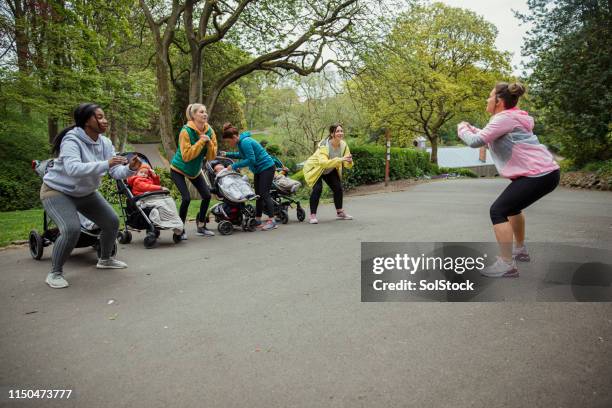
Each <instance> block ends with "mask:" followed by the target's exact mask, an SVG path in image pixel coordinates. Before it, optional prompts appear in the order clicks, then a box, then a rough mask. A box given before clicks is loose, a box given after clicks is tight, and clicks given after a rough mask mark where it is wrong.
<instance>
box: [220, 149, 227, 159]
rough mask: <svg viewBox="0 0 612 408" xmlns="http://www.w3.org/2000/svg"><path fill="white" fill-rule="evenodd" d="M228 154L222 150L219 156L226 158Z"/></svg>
mask: <svg viewBox="0 0 612 408" xmlns="http://www.w3.org/2000/svg"><path fill="white" fill-rule="evenodd" d="M226 154H227V152H225V151H224V150H220V151H219V156H221V157H225V155H226Z"/></svg>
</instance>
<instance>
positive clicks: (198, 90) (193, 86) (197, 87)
mask: <svg viewBox="0 0 612 408" xmlns="http://www.w3.org/2000/svg"><path fill="white" fill-rule="evenodd" d="M189 103H202V50H201V49H200V47H195V49H192V50H191V70H190V71H189ZM206 108H207V109H208V106H207V107H206Z"/></svg>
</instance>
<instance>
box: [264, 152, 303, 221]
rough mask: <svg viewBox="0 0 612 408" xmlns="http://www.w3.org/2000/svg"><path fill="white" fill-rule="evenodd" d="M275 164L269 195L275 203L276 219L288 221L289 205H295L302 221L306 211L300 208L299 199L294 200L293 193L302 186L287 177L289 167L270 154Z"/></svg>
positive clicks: (299, 219)
mask: <svg viewBox="0 0 612 408" xmlns="http://www.w3.org/2000/svg"><path fill="white" fill-rule="evenodd" d="M272 160H274V164H275V166H276V174H275V175H274V180H273V181H272V189H271V190H270V195H271V196H272V200H273V201H274V204H275V207H276V209H275V213H276V217H277V219H278V221H280V222H282V223H283V224H286V223H287V222H289V207H293V205H295V206H296V207H297V208H296V215H297V219H298V221H300V222H302V221H304V219H306V211H304V209H303V208H302V205H301V204H300V201H299V200H295V199H294V198H293V195H294V194H295V193H296V192H297V191H298V190H299V189H300V187H302V183H300V182H299V181H297V180H293V179H292V178H289V177H287V173H289V169H288V168H287V167H285V166H284V165H283V163H282V162H281V161H280V160H279V159H278V158H276V157H274V156H272Z"/></svg>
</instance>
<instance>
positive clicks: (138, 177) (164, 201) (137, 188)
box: [127, 163, 183, 235]
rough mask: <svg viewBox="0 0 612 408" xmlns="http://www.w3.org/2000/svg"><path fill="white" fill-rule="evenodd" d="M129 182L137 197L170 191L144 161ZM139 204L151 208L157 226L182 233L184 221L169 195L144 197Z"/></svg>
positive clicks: (151, 217) (152, 218)
mask: <svg viewBox="0 0 612 408" xmlns="http://www.w3.org/2000/svg"><path fill="white" fill-rule="evenodd" d="M127 182H128V186H130V188H131V190H132V194H134V196H135V197H138V196H141V195H143V194H145V193H148V192H155V191H168V189H167V188H166V187H162V186H161V184H160V180H159V176H158V175H157V174H155V172H154V171H153V169H152V168H151V166H149V165H148V164H146V163H142V165H141V166H140V168H139V169H138V172H137V173H136V174H135V175H134V176H131V177H128V179H127ZM137 205H138V206H140V208H142V209H144V208H150V209H151V211H150V212H149V214H148V217H149V220H151V222H152V223H153V224H154V225H155V226H157V227H161V228H165V229H172V230H173V232H174V234H175V235H180V234H181V233H182V231H183V221H182V220H181V218H180V217H179V215H178V211H177V209H176V204H175V202H174V200H173V199H172V197H170V196H169V195H151V196H148V197H142V198H141V199H139V200H138V201H137Z"/></svg>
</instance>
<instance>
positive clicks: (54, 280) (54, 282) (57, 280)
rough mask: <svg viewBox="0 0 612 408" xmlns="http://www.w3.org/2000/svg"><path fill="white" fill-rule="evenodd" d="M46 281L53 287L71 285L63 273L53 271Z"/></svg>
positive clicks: (59, 287) (58, 287)
mask: <svg viewBox="0 0 612 408" xmlns="http://www.w3.org/2000/svg"><path fill="white" fill-rule="evenodd" d="M45 282H47V285H49V286H51V287H52V288H53V289H61V288H67V287H68V286H70V284H69V283H68V281H66V279H64V277H63V276H62V275H61V274H59V273H53V272H51V273H49V274H48V275H47V279H45Z"/></svg>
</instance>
